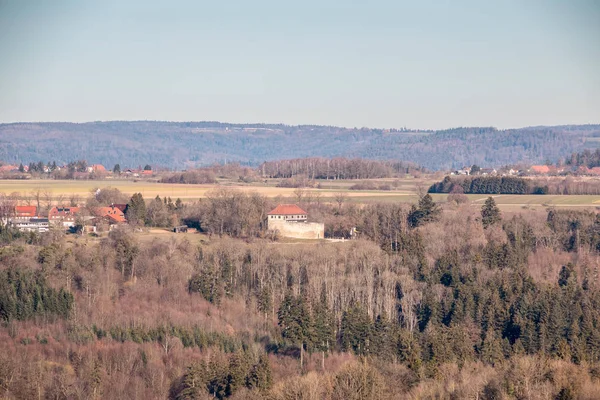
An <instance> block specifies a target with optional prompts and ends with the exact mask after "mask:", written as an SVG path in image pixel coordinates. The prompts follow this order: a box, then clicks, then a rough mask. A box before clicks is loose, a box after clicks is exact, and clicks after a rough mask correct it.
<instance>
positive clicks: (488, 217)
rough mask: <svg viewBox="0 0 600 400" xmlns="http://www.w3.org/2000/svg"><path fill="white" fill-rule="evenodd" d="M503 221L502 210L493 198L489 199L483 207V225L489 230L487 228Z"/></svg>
mask: <svg viewBox="0 0 600 400" xmlns="http://www.w3.org/2000/svg"><path fill="white" fill-rule="evenodd" d="M501 220H502V217H501V216H500V209H499V208H498V206H497V205H496V202H495V201H494V198H493V197H491V196H490V197H488V198H487V200H486V201H485V204H484V205H483V206H482V207H481V222H482V223H483V227H484V228H485V229H487V227H489V226H491V225H494V224H495V223H497V222H500V221H501Z"/></svg>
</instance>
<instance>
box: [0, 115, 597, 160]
mask: <svg viewBox="0 0 600 400" xmlns="http://www.w3.org/2000/svg"><path fill="white" fill-rule="evenodd" d="M598 136H600V126H598V125H581V126H556V127H530V128H522V129H511V130H497V129H495V128H457V129H450V130H444V131H419V130H404V129H403V130H394V129H390V130H383V129H368V128H360V129H359V128H353V129H350V128H340V127H332V126H316V125H301V126H289V125H283V124H225V123H218V122H160V121H112V122H90V123H81V124H75V123H13V124H0V143H1V144H2V145H1V146H0V160H4V161H5V162H7V163H13V164H14V163H16V164H17V165H18V163H19V162H21V161H23V160H26V161H27V162H29V161H34V160H40V159H43V160H47V159H50V160H56V162H57V163H61V164H64V163H67V162H68V161H70V160H73V159H87V160H88V161H89V162H90V163H94V164H95V163H99V164H103V165H105V166H112V165H115V164H117V163H122V162H123V160H127V162H128V165H124V164H123V165H121V167H123V168H135V167H137V166H138V165H144V164H146V163H147V162H148V160H152V161H153V163H154V164H155V165H157V166H162V167H167V168H172V169H179V170H181V169H190V168H193V167H198V166H208V165H212V164H214V163H220V164H224V163H228V162H239V163H241V164H243V165H249V166H258V165H260V164H261V163H263V162H265V161H271V160H280V159H294V158H301V157H329V158H331V157H349V158H356V157H358V158H365V159H376V160H404V161H406V162H413V163H415V164H417V165H421V166H424V167H425V168H428V169H430V170H440V169H451V168H460V167H462V166H465V165H473V164H477V165H483V166H489V167H500V166H503V165H509V164H515V163H529V164H540V163H545V162H547V161H551V162H555V161H557V160H559V159H561V158H564V155H565V153H572V152H581V151H583V150H584V149H586V148H596V147H597V141H596V140H597V138H598ZM24 139H25V140H24Z"/></svg>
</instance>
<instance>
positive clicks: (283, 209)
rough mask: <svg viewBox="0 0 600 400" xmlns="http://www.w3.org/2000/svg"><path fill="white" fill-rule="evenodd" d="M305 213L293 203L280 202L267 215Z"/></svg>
mask: <svg viewBox="0 0 600 400" xmlns="http://www.w3.org/2000/svg"><path fill="white" fill-rule="evenodd" d="M298 214H300V215H306V211H304V210H303V209H301V208H300V207H298V206H297V205H295V204H280V205H278V206H277V207H275V208H274V209H273V210H271V211H270V212H269V213H268V214H267V215H298Z"/></svg>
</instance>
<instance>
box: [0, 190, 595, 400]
mask: <svg viewBox="0 0 600 400" xmlns="http://www.w3.org/2000/svg"><path fill="white" fill-rule="evenodd" d="M299 194H300V192H299ZM109 195H111V196H118V195H119V194H118V193H116V192H115V193H112V194H110V193H109V194H107V195H106V196H108V197H110V196H109ZM94 200H95V201H109V200H110V199H109V198H106V199H101V200H98V199H94ZM295 200H296V201H297V200H299V201H298V202H299V203H300V205H302V207H304V208H306V209H307V210H308V211H309V215H311V216H315V217H317V218H319V219H322V220H325V221H326V225H327V227H328V228H327V229H328V230H329V232H330V234H335V235H343V234H345V233H346V232H348V228H351V227H355V228H356V230H355V232H356V236H357V239H355V240H349V241H346V242H344V243H325V242H322V243H307V244H286V243H285V242H280V241H277V238H276V237H273V236H269V234H268V232H265V226H264V224H263V222H264V216H265V213H266V212H267V211H268V210H269V207H270V206H271V204H270V201H272V200H269V199H267V198H264V197H262V196H260V195H258V194H246V193H238V192H235V191H230V190H226V189H219V190H217V191H215V192H213V193H212V194H211V195H210V196H209V197H208V199H206V200H204V201H201V202H198V203H191V204H188V205H187V206H182V205H181V204H179V205H177V204H175V203H170V202H169V201H168V200H163V199H155V200H153V201H146V202H145V201H144V200H143V199H142V198H141V196H137V195H136V196H134V197H133V198H131V199H130V200H129V202H130V203H129V204H130V209H129V210H128V212H129V213H130V214H129V216H130V217H132V218H134V213H139V214H138V215H139V220H138V221H137V225H136V226H138V227H140V226H143V225H145V224H149V223H151V221H149V220H148V219H147V217H148V215H150V214H149V213H148V209H151V208H152V207H156V208H158V207H159V205H158V203H159V202H160V203H161V205H160V208H161V209H162V208H163V207H164V208H166V209H167V210H170V211H169V213H170V214H169V213H165V215H171V216H173V215H175V216H177V218H182V219H187V220H189V221H191V222H195V223H196V224H197V226H198V227H199V228H200V229H202V230H203V231H204V232H206V233H208V234H209V235H193V234H188V235H158V236H148V235H144V234H140V233H137V232H136V230H129V229H125V228H124V229H118V230H115V231H113V232H111V233H110V234H109V235H108V236H105V237H101V238H92V237H86V236H84V237H77V236H73V235H68V236H65V234H64V233H63V232H59V231H52V232H49V233H48V234H44V235H35V234H26V235H25V234H20V233H18V232H14V231H12V230H11V229H10V228H9V227H4V226H1V227H0V238H1V239H2V243H3V245H2V247H1V248H0V274H1V276H0V278H1V279H0V319H1V320H2V322H1V326H0V341H1V342H2V343H3V345H2V352H0V391H1V393H2V394H1V395H2V396H4V397H7V398H22V399H30V398H66V399H71V398H73V399H79V398H81V399H90V398H91V399H93V398H145V399H154V398H157V399H158V398H166V397H168V398H172V399H203V398H206V399H208V398H214V397H216V398H232V399H297V398H302V399H404V398H413V399H426V398H461V399H462V398H480V399H500V398H511V399H512V398H514V399H547V398H557V399H594V398H597V393H599V392H600V286H599V285H600V277H599V274H598V272H599V268H600V263H599V261H598V252H599V251H600V218H598V217H597V215H596V213H595V212H590V211H584V210H553V209H549V210H548V211H542V210H540V211H532V210H524V211H523V212H518V213H511V214H503V213H501V212H500V210H499V209H498V208H497V207H496V205H495V204H494V201H493V199H491V198H490V199H488V201H486V202H485V204H484V205H482V206H481V207H479V206H472V205H469V204H461V203H459V202H454V201H450V202H448V203H445V204H444V205H438V204H435V203H434V202H433V201H432V199H431V197H430V196H429V195H425V196H424V197H422V198H421V199H420V201H419V202H418V203H417V204H415V205H412V206H408V205H402V204H378V205H364V206H358V205H354V204H349V203H346V202H344V201H343V199H340V201H339V202H336V203H334V204H327V203H323V202H321V201H319V199H315V198H310V197H300V198H297V199H295ZM89 201H92V199H90V200H89ZM290 201H291V200H290ZM165 203H166V204H165ZM142 211H143V213H142ZM134 225H135V224H134Z"/></svg>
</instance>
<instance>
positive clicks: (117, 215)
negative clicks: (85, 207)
mask: <svg viewBox="0 0 600 400" xmlns="http://www.w3.org/2000/svg"><path fill="white" fill-rule="evenodd" d="M94 214H95V215H96V217H106V218H107V219H108V220H109V221H111V222H112V223H116V224H122V223H124V222H125V214H124V213H123V211H121V209H120V208H118V207H117V206H116V205H114V204H113V205H111V206H110V207H98V208H96V209H95V210H94Z"/></svg>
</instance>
